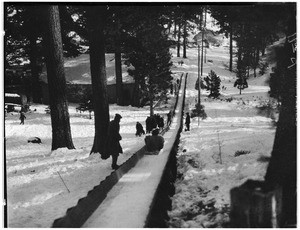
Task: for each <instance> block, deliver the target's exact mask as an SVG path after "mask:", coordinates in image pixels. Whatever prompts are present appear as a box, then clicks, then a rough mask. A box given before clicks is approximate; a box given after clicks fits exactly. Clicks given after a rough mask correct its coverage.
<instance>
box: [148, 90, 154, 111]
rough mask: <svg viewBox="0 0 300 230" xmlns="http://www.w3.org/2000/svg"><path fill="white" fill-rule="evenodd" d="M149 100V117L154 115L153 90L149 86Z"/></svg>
mask: <svg viewBox="0 0 300 230" xmlns="http://www.w3.org/2000/svg"><path fill="white" fill-rule="evenodd" d="M149 95H150V96H149V99H150V116H153V115H154V108H153V98H154V94H153V89H152V87H151V85H150V89H149Z"/></svg>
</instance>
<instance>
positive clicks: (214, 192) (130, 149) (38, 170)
mask: <svg viewBox="0 0 300 230" xmlns="http://www.w3.org/2000/svg"><path fill="white" fill-rule="evenodd" d="M172 52H173V63H174V66H173V72H174V73H178V75H179V74H180V73H181V72H188V73H189V75H188V82H187V94H186V104H185V112H191V109H193V107H194V105H195V99H197V95H198V92H197V91H196V90H195V82H196V78H197V49H196V48H191V49H188V52H187V57H188V58H187V59H182V58H177V57H176V51H175V50H172ZM228 53H229V51H228V48H227V47H213V48H211V49H208V50H207V59H211V60H213V63H209V62H207V63H204V69H203V70H204V75H205V74H207V73H208V72H209V71H210V70H211V69H212V70H214V71H215V72H216V73H217V74H218V75H219V76H221V80H222V82H221V84H222V86H225V87H226V89H225V90H224V89H223V90H222V91H221V97H220V99H219V100H213V99H209V98H208V97H207V92H205V91H203V90H202V92H201V103H202V104H203V105H204V106H205V111H206V113H207V116H208V117H207V119H206V120H199V121H198V118H193V119H192V123H191V131H187V132H183V133H182V134H181V137H180V143H179V151H178V163H179V164H178V173H179V176H178V179H177V181H176V184H175V186H176V193H175V195H174V196H173V197H172V206H173V207H172V210H171V211H170V212H169V216H170V221H169V225H170V227H180V228H182V227H222V226H223V224H224V223H225V222H226V221H227V220H228V218H229V217H228V214H229V205H230V197H229V191H230V189H231V188H233V187H235V186H239V185H241V184H242V183H243V182H245V181H246V180H247V179H250V178H251V179H258V180H262V179H263V177H264V174H265V172H266V168H267V164H268V158H269V157H270V153H271V150H272V145H273V141H274V135H275V127H274V126H273V122H272V119H271V118H269V117H265V116H261V115H259V114H258V110H257V108H256V106H259V105H262V104H265V103H267V102H269V101H270V98H269V97H268V93H267V91H268V90H269V89H268V87H267V86H266V85H265V84H264V81H265V79H266V76H267V74H266V75H264V76H260V77H257V78H256V79H251V81H249V88H247V89H245V90H243V91H242V94H241V95H240V94H239V90H238V89H236V88H234V87H233V83H234V80H235V76H234V74H233V73H231V72H229V71H228V70H226V68H225V67H224V65H226V64H227V65H228V61H229V54H228ZM179 60H183V61H184V65H182V66H180V65H178V61H179ZM226 98H232V101H231V102H227V101H225V100H224V99H226ZM172 103H174V98H173V97H171V99H170V100H169V104H167V105H162V106H161V107H160V108H157V109H156V110H155V112H156V113H159V114H161V115H163V116H164V117H165V120H166V114H167V113H168V111H169V109H170V107H171V106H172ZM76 106H77V105H75V104H70V105H69V113H70V124H71V132H72V139H73V143H74V145H75V147H76V149H74V150H68V149H66V148H62V149H58V150H56V151H51V137H52V131H51V120H50V115H49V114H46V112H45V108H46V107H47V106H46V105H40V104H33V105H32V106H31V110H32V111H31V112H29V113H26V118H27V119H26V120H25V124H24V125H19V123H20V122H19V115H18V113H9V114H7V116H6V117H5V140H6V142H5V144H6V145H5V147H6V152H5V153H6V177H7V185H6V192H7V196H8V200H7V204H8V227H14V228H18V227H27V228H29V227H30V228H31V227H43V228H47V227H51V225H52V223H53V221H54V220H55V219H57V218H60V217H62V216H64V215H65V213H66V210H67V209H68V208H70V207H72V206H75V205H76V204H77V201H78V200H79V199H80V198H82V197H85V196H86V195H87V192H88V191H89V190H91V189H93V187H94V186H95V185H98V184H99V183H100V181H102V180H104V179H105V177H106V176H108V175H109V174H110V173H111V172H112V170H111V159H107V160H102V159H101V157H100V155H99V154H93V155H90V150H91V148H92V144H93V138H94V119H89V115H88V113H77V112H76V110H75V108H76ZM34 109H36V111H33V110H34ZM115 113H120V114H121V115H122V117H123V118H122V120H121V124H120V125H121V130H120V132H121V135H122V137H123V139H122V141H121V145H122V147H123V150H124V153H123V154H121V155H120V157H119V160H118V163H119V164H122V163H123V162H125V161H126V160H127V159H128V158H129V157H131V156H132V154H133V153H134V152H136V151H137V150H138V149H140V148H141V147H142V146H143V145H144V136H142V137H135V123H136V121H139V122H141V123H142V125H143V126H144V128H145V119H146V117H147V116H148V115H149V107H144V108H134V107H131V106H128V107H121V106H117V105H110V116H111V117H110V118H111V119H112V118H113V117H114V114H115ZM198 122H199V125H198ZM35 136H36V137H39V138H41V140H42V144H33V143H27V139H28V138H30V137H35ZM236 151H250V153H249V154H245V155H241V156H238V157H235V156H234V154H235V152H236ZM220 152H221V158H220ZM221 161H222V162H221ZM136 167H139V166H138V165H137V166H136ZM140 167H143V166H142V165H141V166H140ZM135 170H138V169H135ZM142 177H147V175H146V174H144V175H143V176H142ZM139 178H140V177H139ZM139 178H137V177H136V178H135V179H136V181H137V182H138V181H139V180H138V179H139ZM122 179H123V180H131V179H132V178H129V177H126V175H125V176H124V178H122ZM140 179H143V178H140ZM137 182H135V183H137ZM64 184H65V185H66V186H65V185H64ZM142 189H143V188H141V191H140V192H141V193H142V192H143V190H142ZM126 202H128V203H126ZM130 202H132V201H131V200H127V201H126V200H125V201H124V200H123V201H122V205H128V206H129V205H130ZM136 202H138V200H136ZM200 204H201V205H200ZM209 204H212V207H211V206H209ZM208 206H209V207H211V208H210V209H208V208H207V207H208ZM205 207H206V208H205ZM111 218H112V219H108V220H107V221H108V222H109V221H116V220H114V219H113V217H111ZM118 218H122V217H121V216H119V217H118ZM135 218H137V219H138V218H139V216H136V217H135ZM128 222H130V220H128ZM120 227H121V226H120ZM126 227H128V226H126Z"/></svg>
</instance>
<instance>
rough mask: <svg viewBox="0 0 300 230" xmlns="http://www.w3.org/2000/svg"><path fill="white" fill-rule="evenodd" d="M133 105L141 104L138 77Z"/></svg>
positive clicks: (133, 95)
mask: <svg viewBox="0 0 300 230" xmlns="http://www.w3.org/2000/svg"><path fill="white" fill-rule="evenodd" d="M131 106H134V107H139V106H140V85H139V82H138V80H137V79H135V81H134V87H133V93H132V97H131Z"/></svg>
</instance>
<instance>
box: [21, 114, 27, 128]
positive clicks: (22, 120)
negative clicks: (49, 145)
mask: <svg viewBox="0 0 300 230" xmlns="http://www.w3.org/2000/svg"><path fill="white" fill-rule="evenodd" d="M25 119H26V116H25V114H24V112H20V120H21V123H20V125H24V120H25Z"/></svg>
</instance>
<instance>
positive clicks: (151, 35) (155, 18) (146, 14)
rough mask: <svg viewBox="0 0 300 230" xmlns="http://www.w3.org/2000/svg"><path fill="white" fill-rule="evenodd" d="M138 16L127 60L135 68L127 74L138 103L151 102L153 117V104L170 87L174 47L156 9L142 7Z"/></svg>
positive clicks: (137, 11)
mask: <svg viewBox="0 0 300 230" xmlns="http://www.w3.org/2000/svg"><path fill="white" fill-rule="evenodd" d="M135 12H136V15H135V16H136V17H135V23H137V25H135V27H134V31H133V33H131V36H130V37H129V39H128V41H127V47H126V52H125V55H124V57H125V58H126V59H127V62H128V63H129V64H131V65H132V66H133V68H130V69H129V70H128V73H129V74H130V75H131V76H133V77H134V79H135V83H136V90H137V92H136V93H135V94H134V97H135V99H136V97H137V96H136V95H141V96H142V97H143V98H144V101H149V102H150V114H153V102H154V100H155V99H156V98H157V97H160V96H162V95H163V94H165V93H166V92H167V89H168V88H169V87H170V81H171V71H170V67H171V65H172V63H171V54H170V52H169V47H170V45H171V43H170V41H168V38H167V34H166V33H165V28H164V27H163V25H162V24H161V22H160V20H159V19H160V17H159V12H158V10H157V9H156V8H155V7H154V8H151V9H149V8H148V7H147V8H146V7H139V10H136V11H135Z"/></svg>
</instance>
